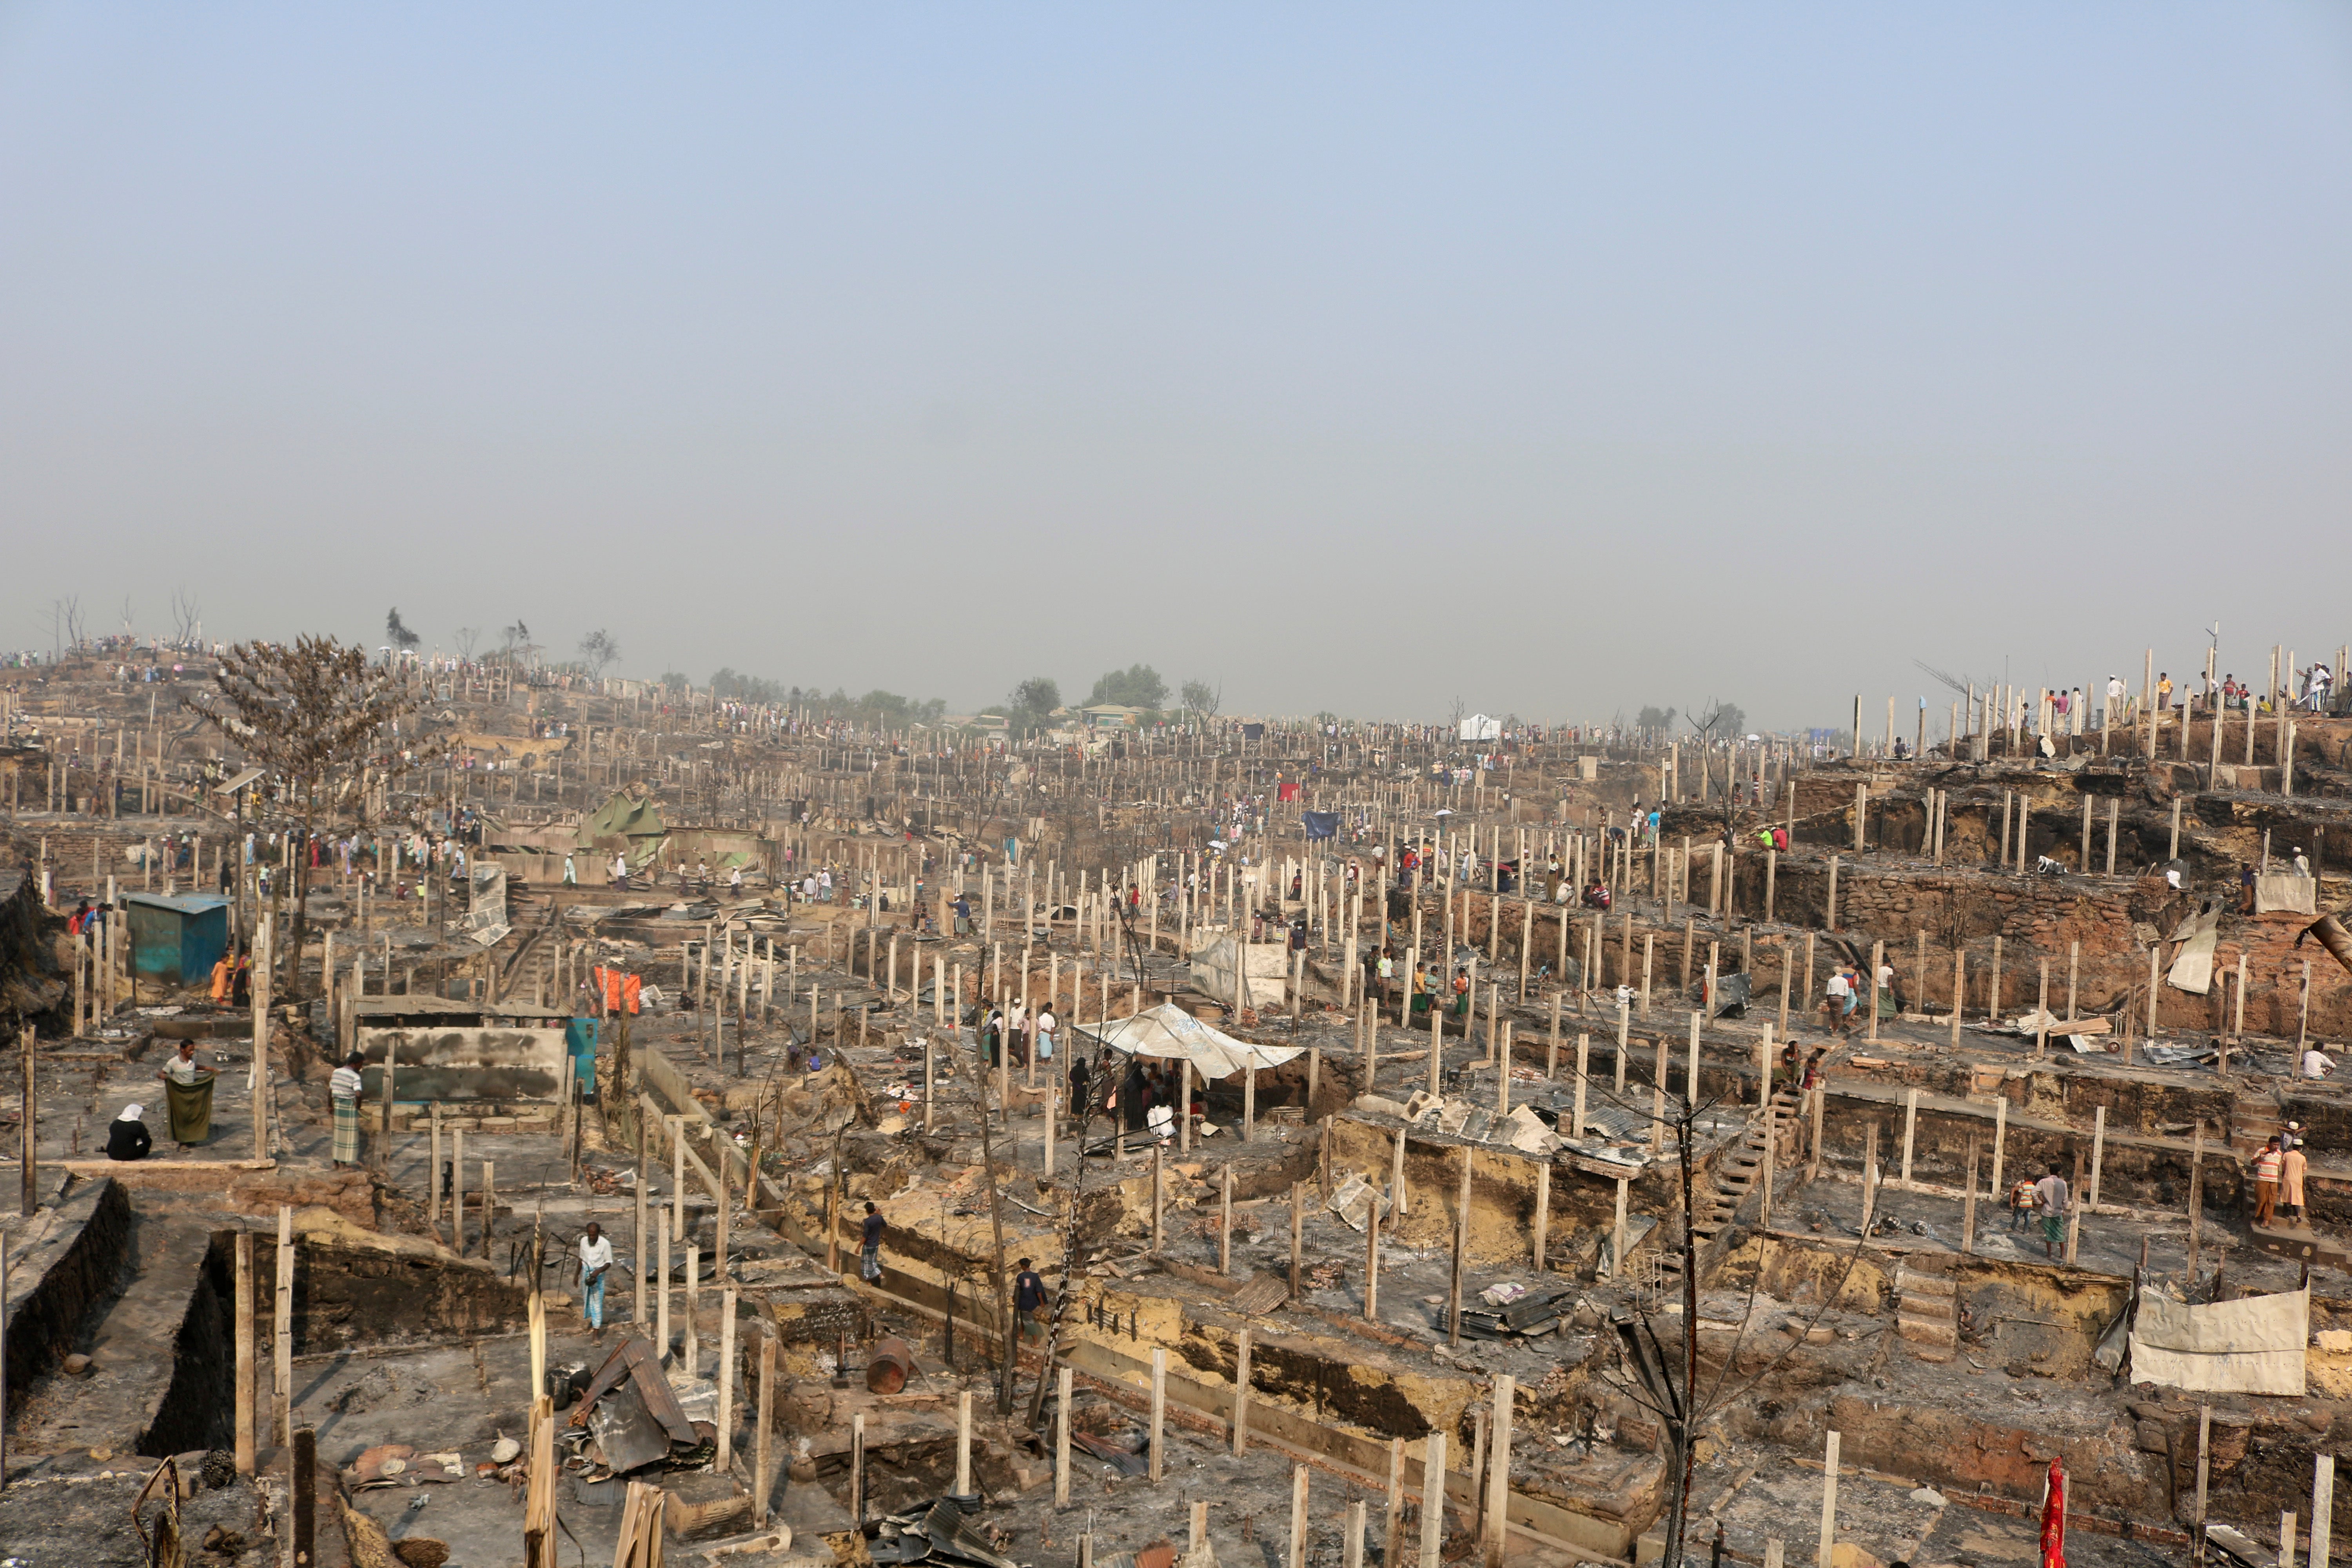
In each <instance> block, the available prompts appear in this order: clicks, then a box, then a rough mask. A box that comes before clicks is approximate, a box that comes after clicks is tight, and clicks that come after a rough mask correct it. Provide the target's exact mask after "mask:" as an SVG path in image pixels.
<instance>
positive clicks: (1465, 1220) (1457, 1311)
mask: <svg viewBox="0 0 2352 1568" xmlns="http://www.w3.org/2000/svg"><path fill="white" fill-rule="evenodd" d="M1469 1249H1470V1145H1468V1144H1467V1143H1465V1144H1463V1145H1462V1185H1461V1187H1460V1189H1459V1192H1458V1194H1457V1195H1456V1197H1455V1199H1454V1270H1453V1274H1452V1276H1451V1277H1450V1279H1448V1281H1447V1283H1446V1288H1445V1342H1446V1343H1447V1344H1449V1345H1458V1344H1460V1343H1461V1342H1462V1266H1463V1264H1464V1262H1465V1255H1466V1254H1467V1253H1468V1251H1469Z"/></svg>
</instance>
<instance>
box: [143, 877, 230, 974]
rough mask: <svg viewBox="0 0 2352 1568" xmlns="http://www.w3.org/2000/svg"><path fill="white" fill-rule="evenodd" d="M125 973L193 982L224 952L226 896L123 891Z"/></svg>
mask: <svg viewBox="0 0 2352 1568" xmlns="http://www.w3.org/2000/svg"><path fill="white" fill-rule="evenodd" d="M122 901H123V903H124V905H125V906H126V911H125V912H126V913H127V914H128V916H129V917H130V918H129V921H128V924H129V927H130V931H131V973H133V974H135V975H140V976H143V977H145V978H146V979H150V980H160V981H162V982H163V984H166V985H198V984H203V983H204V982H205V980H207V979H209V978H210V977H211V975H212V972H213V965H214V964H215V963H219V962H220V957H221V954H222V953H224V952H227V951H228V907H229V900H227V899H226V897H225V896H223V895H221V894H219V893H169V894H166V893H126V894H124V895H123V900H122Z"/></svg>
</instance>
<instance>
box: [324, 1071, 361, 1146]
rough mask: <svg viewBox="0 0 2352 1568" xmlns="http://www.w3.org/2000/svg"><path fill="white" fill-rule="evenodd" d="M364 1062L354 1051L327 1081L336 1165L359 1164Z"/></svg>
mask: <svg viewBox="0 0 2352 1568" xmlns="http://www.w3.org/2000/svg"><path fill="white" fill-rule="evenodd" d="M366 1059H367V1058H365V1057H363V1056H362V1055H360V1053H359V1052H357V1051H353V1052H352V1054H351V1055H349V1056H347V1057H345V1058H343V1065H342V1066H341V1067H339V1068H336V1069H335V1070H334V1072H333V1074H332V1075H331V1077H329V1078H328V1079H327V1098H328V1100H331V1102H332V1103H333V1105H334V1108H335V1150H334V1154H335V1165H336V1168H337V1169H339V1170H340V1169H341V1168H342V1167H343V1166H345V1165H356V1164H358V1163H360V1087H361V1086H360V1064H361V1063H362V1062H363V1061H365V1060H366Z"/></svg>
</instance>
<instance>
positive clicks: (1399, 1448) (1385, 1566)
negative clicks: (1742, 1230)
mask: <svg viewBox="0 0 2352 1568" xmlns="http://www.w3.org/2000/svg"><path fill="white" fill-rule="evenodd" d="M1404 1442H1405V1440H1404V1439H1403V1438H1402V1437H1391V1438H1390V1439H1389V1485H1388V1506H1387V1507H1386V1508H1385V1509H1384V1510H1382V1513H1381V1564H1382V1568H1402V1565H1401V1564H1399V1563H1397V1547H1398V1545H1399V1544H1400V1543H1401V1542H1402V1538H1403V1535H1404ZM2288 1568H2293V1565H2292V1564H2289V1565H2288Z"/></svg>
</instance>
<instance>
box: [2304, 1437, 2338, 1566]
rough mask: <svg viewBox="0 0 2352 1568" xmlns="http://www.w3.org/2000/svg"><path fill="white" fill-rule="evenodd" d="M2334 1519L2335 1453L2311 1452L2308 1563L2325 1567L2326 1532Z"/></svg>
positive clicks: (2326, 1551)
mask: <svg viewBox="0 0 2352 1568" xmlns="http://www.w3.org/2000/svg"><path fill="white" fill-rule="evenodd" d="M2335 1522H2336V1456H2335V1455H2333V1454H2315V1455H2314V1456H2312V1467H2311V1551H2310V1556H2311V1564H2312V1568H2326V1563H2327V1554H2328V1548H2329V1536H2330V1531H2331V1529H2332V1527H2333V1526H2334V1524H2335Z"/></svg>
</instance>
